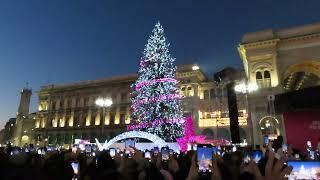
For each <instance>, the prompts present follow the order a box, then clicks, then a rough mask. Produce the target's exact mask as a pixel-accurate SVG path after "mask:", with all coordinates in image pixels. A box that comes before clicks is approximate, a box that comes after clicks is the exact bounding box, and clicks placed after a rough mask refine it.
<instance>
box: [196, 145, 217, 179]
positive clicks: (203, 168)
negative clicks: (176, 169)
mask: <svg viewBox="0 0 320 180" xmlns="http://www.w3.org/2000/svg"><path fill="white" fill-rule="evenodd" d="M212 154H213V151H212V146H211V145H210V144H199V145H198V147H197V161H198V166H199V169H198V172H199V174H208V173H211V169H210V167H211V166H212Z"/></svg>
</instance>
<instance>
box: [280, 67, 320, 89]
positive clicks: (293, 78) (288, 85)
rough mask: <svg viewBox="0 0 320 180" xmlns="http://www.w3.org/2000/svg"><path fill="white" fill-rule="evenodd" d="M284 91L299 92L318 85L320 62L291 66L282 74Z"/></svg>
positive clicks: (319, 81)
mask: <svg viewBox="0 0 320 180" xmlns="http://www.w3.org/2000/svg"><path fill="white" fill-rule="evenodd" d="M282 83H283V87H284V88H285V89H286V90H299V89H304V88H307V87H311V86H314V85H317V84H320V62H319V61H305V62H302V63H298V64H294V65H291V66H289V67H288V68H287V70H286V71H285V72H284V74H283V80H282Z"/></svg>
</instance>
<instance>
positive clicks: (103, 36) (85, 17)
mask: <svg viewBox="0 0 320 180" xmlns="http://www.w3.org/2000/svg"><path fill="white" fill-rule="evenodd" d="M319 7H320V1H318V0H308V1H303V0H301V1H293V0H274V1H271V0H266V1H265V0H263V1H262V0H259V1H253V0H252V1H245V0H242V1H236V0H224V1H214V0H211V1H209V0H193V1H192V0H181V1H174V0H158V1H156V0H127V1H123V0H114V1H113V0H112V1H111V0H105V1H103V0H50V1H46V0H21V1H16V0H0V88H1V93H0V127H1V126H2V125H3V124H4V122H5V121H6V120H7V119H8V118H9V117H13V116H15V113H16V111H17V108H18V102H19V96H20V94H19V92H20V90H21V88H23V87H24V86H25V84H26V82H29V85H30V86H31V87H32V88H33V92H34V94H33V97H32V104H31V107H32V110H35V107H36V103H37V97H36V91H37V90H39V87H40V86H41V85H46V84H47V83H48V82H50V83H67V82H73V81H79V80H88V79H97V78H103V77H106V76H112V75H117V74H125V73H132V72H136V71H137V69H138V59H139V57H140V56H141V52H142V50H143V48H144V45H145V43H146V41H147V38H148V36H149V35H150V33H151V30H152V28H153V26H154V24H155V23H156V21H158V20H159V21H160V22H161V23H162V25H163V26H164V27H165V32H166V35H167V38H168V40H169V42H170V43H171V48H170V50H171V53H172V55H173V56H174V57H176V58H177V60H176V62H177V64H183V63H192V62H197V63H198V64H199V65H200V66H201V67H202V68H204V69H205V71H206V72H209V73H212V72H214V71H218V70H220V69H222V68H223V67H225V66H237V67H242V66H241V61H240V59H239V56H238V53H237V50H236V46H237V44H238V43H239V41H240V39H241V36H242V35H243V34H244V33H246V32H251V31H258V30H263V29H266V28H284V27H290V26H296V25H302V24H308V23H314V22H318V21H320V13H319ZM193 59H197V60H196V61H194V60H193ZM210 76H211V75H210Z"/></svg>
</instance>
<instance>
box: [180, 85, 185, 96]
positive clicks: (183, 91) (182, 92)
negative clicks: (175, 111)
mask: <svg viewBox="0 0 320 180" xmlns="http://www.w3.org/2000/svg"><path fill="white" fill-rule="evenodd" d="M181 95H182V96H186V87H182V88H181Z"/></svg>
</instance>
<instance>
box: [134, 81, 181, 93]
mask: <svg viewBox="0 0 320 180" xmlns="http://www.w3.org/2000/svg"><path fill="white" fill-rule="evenodd" d="M160 82H172V83H177V82H178V81H177V80H176V79H173V78H162V79H153V80H150V81H142V82H140V83H137V84H136V86H135V87H136V90H137V91H139V90H140V88H141V87H142V86H148V85H151V84H155V83H160Z"/></svg>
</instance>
